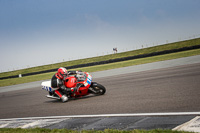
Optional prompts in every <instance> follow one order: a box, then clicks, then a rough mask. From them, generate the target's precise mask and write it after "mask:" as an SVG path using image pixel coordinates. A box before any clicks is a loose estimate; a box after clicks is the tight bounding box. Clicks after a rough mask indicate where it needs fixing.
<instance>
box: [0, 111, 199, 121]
mask: <svg viewBox="0 0 200 133" xmlns="http://www.w3.org/2000/svg"><path fill="white" fill-rule="evenodd" d="M180 115H200V112H166V113H134V114H97V115H68V116H47V117H26V118H9V119H0V121H12V120H36V119H61V118H88V117H134V116H180Z"/></svg>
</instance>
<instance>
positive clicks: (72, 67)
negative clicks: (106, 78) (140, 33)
mask: <svg viewBox="0 0 200 133" xmlns="http://www.w3.org/2000/svg"><path fill="white" fill-rule="evenodd" d="M199 48H200V45H195V46H190V47H183V48H179V49H172V50H164V51H160V52H153V53H149V54H142V55H135V56H129V57H123V58H116V59H110V60H105V61H99V62H91V63H86V64H79V65H74V66H67V67H65V68H67V69H74V68H79V67H88V66H95V65H102V64H108V63H114V62H120V61H127V60H132V59H139V58H145V57H152V56H157V55H164V54H170V53H175V52H181V51H186V50H192V49H199ZM57 69H58V68H55V69H49V70H45V71H39V72H32V73H26V74H21V75H14V76H7V77H1V78H0V80H2V79H9V78H18V77H20V76H21V77H25V76H30V75H36V74H42V73H48V72H54V71H57Z"/></svg>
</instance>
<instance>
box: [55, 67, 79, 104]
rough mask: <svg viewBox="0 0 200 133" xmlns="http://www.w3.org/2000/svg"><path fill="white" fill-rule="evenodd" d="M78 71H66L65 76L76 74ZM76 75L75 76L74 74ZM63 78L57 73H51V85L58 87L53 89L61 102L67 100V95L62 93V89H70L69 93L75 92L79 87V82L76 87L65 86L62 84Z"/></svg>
mask: <svg viewBox="0 0 200 133" xmlns="http://www.w3.org/2000/svg"><path fill="white" fill-rule="evenodd" d="M78 72H79V71H68V72H67V73H68V74H67V76H71V75H76V74H77V73H78ZM75 77H76V76H75ZM64 79H65V78H63V79H62V78H60V77H59V76H58V75H57V73H56V74H54V75H53V77H52V78H51V87H52V88H58V89H56V90H55V94H56V95H58V97H59V98H61V100H62V101H63V102H65V101H67V100H68V97H67V96H66V95H65V94H63V93H62V90H67V91H71V93H75V92H76V91H77V90H78V88H79V87H80V85H79V84H77V86H76V87H74V88H66V86H65V85H64V81H63V80H64Z"/></svg>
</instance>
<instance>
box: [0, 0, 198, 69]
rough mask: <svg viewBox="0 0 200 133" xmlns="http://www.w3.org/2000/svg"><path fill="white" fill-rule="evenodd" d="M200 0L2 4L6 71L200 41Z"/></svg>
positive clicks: (20, 0) (0, 53)
mask: <svg viewBox="0 0 200 133" xmlns="http://www.w3.org/2000/svg"><path fill="white" fill-rule="evenodd" d="M199 6H200V0H0V63H1V65H0V72H4V71H11V70H16V69H22V68H27V67H34V66H39V65H44V64H51V63H57V62H61V61H63V60H64V61H68V60H74V59H78V58H87V57H93V56H97V55H98V56H99V55H103V54H111V53H112V49H113V48H114V47H117V48H118V51H119V52H124V51H126V50H133V49H136V48H141V46H142V45H143V46H146V45H147V46H153V45H160V44H165V43H166V42H176V41H179V40H185V39H190V38H194V37H200V8H199Z"/></svg>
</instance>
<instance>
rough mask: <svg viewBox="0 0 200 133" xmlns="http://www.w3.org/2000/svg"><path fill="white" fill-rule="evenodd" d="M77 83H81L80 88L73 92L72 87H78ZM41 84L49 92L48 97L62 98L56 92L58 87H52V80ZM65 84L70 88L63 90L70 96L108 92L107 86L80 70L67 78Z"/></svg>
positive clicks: (76, 96)
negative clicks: (93, 80)
mask: <svg viewBox="0 0 200 133" xmlns="http://www.w3.org/2000/svg"><path fill="white" fill-rule="evenodd" d="M77 84H79V85H80V87H79V89H78V90H77V91H76V92H75V93H72V92H71V88H74V87H76V85H77ZM41 85H42V89H44V90H47V91H48V92H49V95H47V97H48V98H53V99H58V100H61V99H60V97H58V96H57V95H56V94H55V90H56V89H57V88H52V87H51V81H45V82H42V84H41ZM64 85H65V86H66V87H67V88H69V89H66V90H62V93H63V94H65V95H66V96H67V97H68V98H78V97H83V96H86V95H89V94H94V95H103V94H104V93H105V92H106V88H105V87H104V86H103V85H101V84H99V83H96V82H92V76H91V75H90V74H89V73H87V72H79V73H78V74H77V75H74V76H70V77H67V78H65V79H64Z"/></svg>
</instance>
